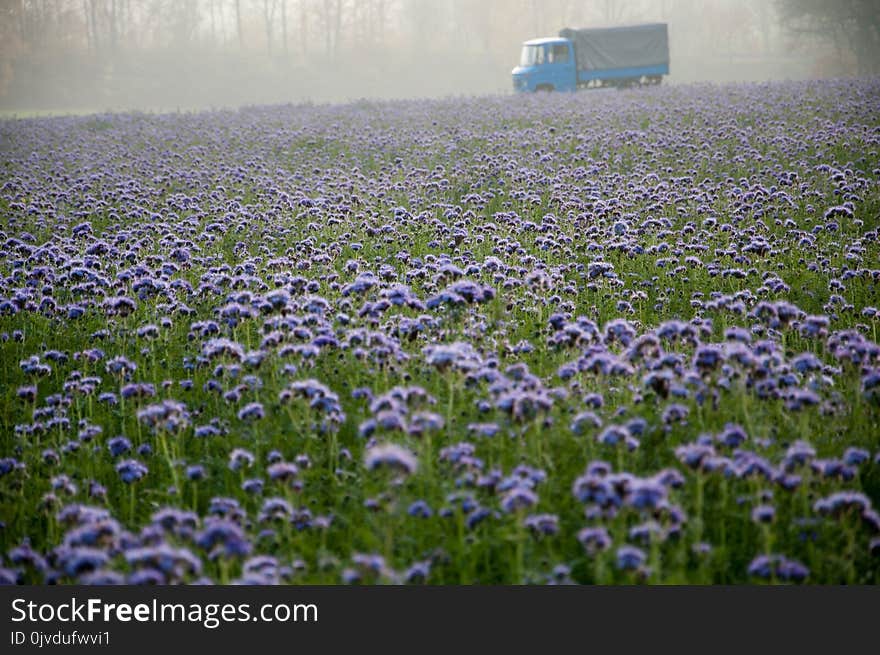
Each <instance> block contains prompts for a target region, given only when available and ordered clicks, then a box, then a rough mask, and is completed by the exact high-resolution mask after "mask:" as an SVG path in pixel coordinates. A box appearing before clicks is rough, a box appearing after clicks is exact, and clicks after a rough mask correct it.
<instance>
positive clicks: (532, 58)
mask: <svg viewBox="0 0 880 655" xmlns="http://www.w3.org/2000/svg"><path fill="white" fill-rule="evenodd" d="M543 63H544V46H542V45H524V46H523V49H522V53H521V54H520V56H519V65H520V66H537V65H538V64H543Z"/></svg>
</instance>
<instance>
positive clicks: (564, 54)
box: [550, 43, 568, 64]
mask: <svg viewBox="0 0 880 655" xmlns="http://www.w3.org/2000/svg"><path fill="white" fill-rule="evenodd" d="M567 61H568V46H567V45H564V44H561V43H560V44H557V45H554V46H552V47H551V49H550V63H553V64H564V63H566V62H567Z"/></svg>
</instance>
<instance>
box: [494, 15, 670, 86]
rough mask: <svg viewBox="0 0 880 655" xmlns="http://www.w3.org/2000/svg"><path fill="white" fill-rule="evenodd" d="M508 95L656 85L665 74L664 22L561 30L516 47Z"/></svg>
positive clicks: (665, 30) (667, 66)
mask: <svg viewBox="0 0 880 655" xmlns="http://www.w3.org/2000/svg"><path fill="white" fill-rule="evenodd" d="M512 73H513V88H514V91H522V92H531V91H575V90H577V89H582V88H595V87H609V86H612V87H627V86H635V85H641V84H660V82H661V80H662V79H663V76H664V75H668V74H669V36H668V30H667V27H666V23H645V24H641V25H625V26H619V27H604V28H602V27H594V28H586V29H571V28H565V29H562V30H560V31H559V36H557V37H550V38H543V39H532V40H530V41H526V42H525V43H523V46H522V53H521V55H520V60H519V66H517V67H516V68H514V69H513V71H512Z"/></svg>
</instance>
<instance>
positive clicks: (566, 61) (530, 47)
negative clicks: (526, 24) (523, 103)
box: [511, 37, 577, 92]
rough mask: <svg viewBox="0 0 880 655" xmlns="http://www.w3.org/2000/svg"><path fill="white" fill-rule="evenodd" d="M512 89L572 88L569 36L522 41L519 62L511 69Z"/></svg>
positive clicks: (573, 70)
mask: <svg viewBox="0 0 880 655" xmlns="http://www.w3.org/2000/svg"><path fill="white" fill-rule="evenodd" d="M511 72H512V74H513V89H514V91H525V92H530V91H575V90H577V66H576V64H575V56H574V47H573V44H572V42H571V41H570V40H569V39H564V38H561V37H551V38H545V39H532V40H531V41H526V42H525V43H523V46H522V51H521V52H520V58H519V66H517V67H516V68H514V69H513V71H511Z"/></svg>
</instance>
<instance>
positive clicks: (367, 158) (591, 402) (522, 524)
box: [0, 80, 880, 584]
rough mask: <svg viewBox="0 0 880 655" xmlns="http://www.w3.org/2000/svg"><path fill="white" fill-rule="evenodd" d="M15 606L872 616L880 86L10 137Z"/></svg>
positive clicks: (11, 131) (9, 442)
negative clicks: (441, 593) (169, 600)
mask: <svg viewBox="0 0 880 655" xmlns="http://www.w3.org/2000/svg"><path fill="white" fill-rule="evenodd" d="M0 167H2V169H0V170H2V173H0V215H2V216H3V221H2V225H0V417H2V424H0V520H2V527H0V579H2V581H3V582H7V583H35V584H44V583H46V584H48V583H59V584H61V583H87V584H92V583H94V584H100V583H104V584H107V583H109V584H170V583H233V582H234V583H244V584H273V583H319V584H337V583H361V584H375V583H427V584H496V583H514V584H519V583H529V584H532V583H535V584H545V583H552V584H564V583H603V584H619V583H625V584H628V583H641V582H645V583H661V584H667V583H673V584H676V583H677V584H682V583H687V584H717V583H725V584H729V583H735V584H739V583H786V584H791V583H868V584H873V583H877V582H878V581H880V513H878V510H880V345H878V327H880V309H878V307H880V248H878V229H880V80H841V81H821V82H797V83H795V82H792V83H772V84H771V83H767V84H751V85H730V86H714V85H694V86H672V87H665V88H649V89H638V90H629V91H620V92H607V93H606V92H603V91H599V92H582V93H576V94H569V95H559V94H539V95H537V96H530V97H519V96H508V97H487V98H456V99H449V100H433V101H395V102H381V103H380V102H376V103H372V102H366V101H363V102H357V103H352V104H348V105H326V106H322V105H314V106H313V105H297V106H273V107H248V108H243V109H241V110H238V111H213V112H204V113H177V114H158V115H156V114H138V113H131V114H104V115H93V116H82V117H56V118H41V119H15V120H4V121H2V122H0Z"/></svg>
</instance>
